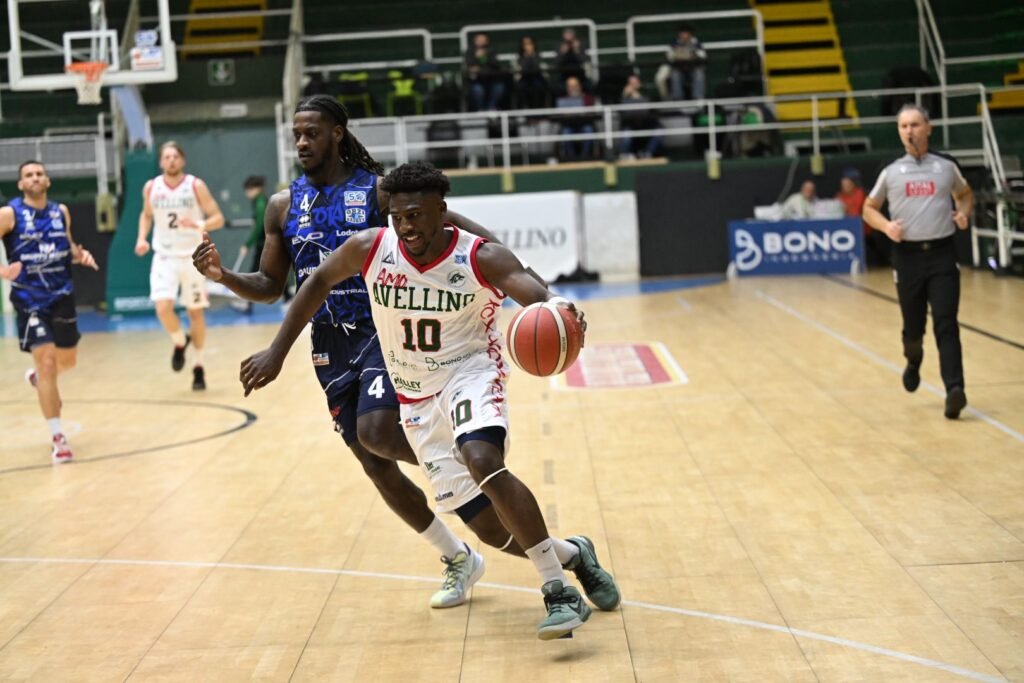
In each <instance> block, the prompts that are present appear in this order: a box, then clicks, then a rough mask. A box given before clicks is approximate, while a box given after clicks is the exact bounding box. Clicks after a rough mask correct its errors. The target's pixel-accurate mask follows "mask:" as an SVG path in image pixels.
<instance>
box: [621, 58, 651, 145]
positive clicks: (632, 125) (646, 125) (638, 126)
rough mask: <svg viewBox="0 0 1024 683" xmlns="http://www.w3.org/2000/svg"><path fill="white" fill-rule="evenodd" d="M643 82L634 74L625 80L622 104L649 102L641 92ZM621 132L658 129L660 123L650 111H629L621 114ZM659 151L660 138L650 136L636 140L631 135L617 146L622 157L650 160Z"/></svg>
mask: <svg viewBox="0 0 1024 683" xmlns="http://www.w3.org/2000/svg"><path fill="white" fill-rule="evenodd" d="M642 88H643V82H642V81H641V80H640V77H639V76H637V75H636V74H634V75H632V76H630V77H629V78H628V79H627V80H626V86H625V87H624V88H623V89H622V104H642V103H644V102H649V101H650V100H648V99H647V97H645V96H644V94H643V92H642ZM621 121H622V130H624V131H634V130H652V129H654V128H660V127H661V123H660V122H659V121H658V117H657V116H656V115H655V114H654V112H652V111H651V110H650V109H631V110H629V111H623V112H622V113H621ZM660 151H661V136H660V135H652V136H651V137H649V138H646V139H644V138H640V139H636V138H634V137H633V136H632V135H627V136H626V137H623V138H622V142H621V143H620V146H619V153H620V154H621V155H622V156H623V157H640V158H650V157H654V156H658V152H660Z"/></svg>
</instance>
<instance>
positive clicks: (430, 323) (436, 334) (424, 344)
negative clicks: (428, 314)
mask: <svg viewBox="0 0 1024 683" xmlns="http://www.w3.org/2000/svg"><path fill="white" fill-rule="evenodd" d="M415 327H416V334H415V339H414V338H413V321H412V320H410V319H409V318H402V329H403V330H404V331H405V340H404V341H403V342H402V348H403V349H405V350H406V351H417V350H418V351H439V350H440V349H441V321H440V320H435V319H434V318H420V319H419V320H417V321H416V326H415Z"/></svg>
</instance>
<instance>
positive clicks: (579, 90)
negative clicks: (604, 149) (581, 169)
mask: <svg viewBox="0 0 1024 683" xmlns="http://www.w3.org/2000/svg"><path fill="white" fill-rule="evenodd" d="M565 90H566V92H565V95H564V96H563V97H559V98H558V101H557V102H556V106H557V107H559V108H565V107H592V106H593V105H594V97H593V96H592V95H589V94H587V93H585V92H583V85H582V84H581V83H580V80H579V79H578V78H576V77H575V76H570V77H569V78H568V79H566V81H565ZM561 123H562V130H561V133H562V135H575V134H584V133H593V132H594V117H593V116H591V115H587V114H576V115H571V116H565V117H561ZM561 146H562V160H563V161H576V160H577V159H579V158H581V157H582V158H583V159H589V158H590V157H591V153H592V151H593V149H594V142H593V140H580V141H574V140H566V141H565V142H563V143H562V145H561Z"/></svg>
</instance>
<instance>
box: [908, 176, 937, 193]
mask: <svg viewBox="0 0 1024 683" xmlns="http://www.w3.org/2000/svg"><path fill="white" fill-rule="evenodd" d="M934 194H935V183H934V182H933V181H931V180H910V181H908V182H907V196H908V197H931V196H932V195H934Z"/></svg>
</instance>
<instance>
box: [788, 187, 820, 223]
mask: <svg viewBox="0 0 1024 683" xmlns="http://www.w3.org/2000/svg"><path fill="white" fill-rule="evenodd" d="M816 192H817V189H816V188H815V187H814V181H813V180H805V181H804V184H803V185H801V186H800V191H799V192H794V193H793V194H791V195H789V197H788V198H787V199H786V201H785V202H783V203H782V217H783V218H786V219H790V220H791V219H794V218H811V217H812V216H813V215H814V204H815V203H816V202H817V201H818V195H817V194H816Z"/></svg>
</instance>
